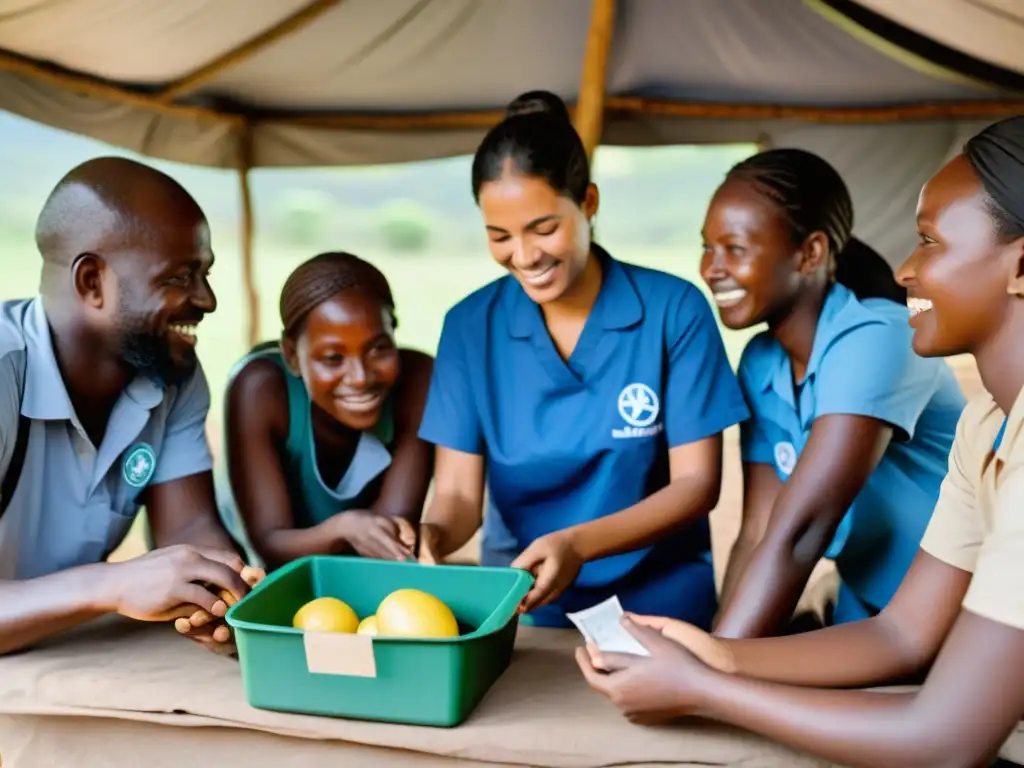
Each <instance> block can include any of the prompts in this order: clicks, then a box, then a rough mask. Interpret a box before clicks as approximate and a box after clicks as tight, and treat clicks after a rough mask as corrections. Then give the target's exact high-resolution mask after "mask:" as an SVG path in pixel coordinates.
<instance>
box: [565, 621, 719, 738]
mask: <svg viewBox="0 0 1024 768" xmlns="http://www.w3.org/2000/svg"><path fill="white" fill-rule="evenodd" d="M641 620H643V621H646V622H647V623H648V624H650V623H652V622H651V621H650V619H648V618H647V617H643V618H642V619H641ZM656 621H658V622H661V621H668V620H664V619H661V620H656ZM678 623H679V624H681V625H682V626H683V627H689V626H690V625H688V624H684V623H683V622H678ZM622 625H623V626H624V627H625V628H626V631H628V632H629V633H630V634H632V635H633V636H634V637H635V638H636V639H637V640H639V641H640V642H641V643H642V644H643V645H644V647H645V648H647V650H648V651H649V652H650V654H651V655H650V656H635V655H633V654H628V653H605V652H603V651H601V650H599V649H598V648H596V647H595V646H592V645H589V644H588V646H587V648H577V649H576V663H577V664H578V665H579V668H580V670H581V671H582V672H583V676H584V678H586V680H587V683H588V684H589V685H590V687H591V688H593V689H594V690H595V691H597V692H598V693H600V694H602V695H604V696H606V697H607V698H608V700H609V701H611V702H612V703H613V704H614V705H615V706H617V707H618V708H619V709H620V710H622V713H623V714H624V715H625V716H626V717H627V718H628V719H629V720H630V721H631V722H634V723H643V724H655V723H663V722H665V721H668V720H674V719H676V718H679V717H684V716H686V715H690V714H693V713H694V712H695V710H696V709H697V707H698V706H699V702H700V692H701V690H702V686H703V685H704V684H705V683H706V681H707V680H708V677H709V675H710V674H713V673H712V672H711V669H710V668H709V666H707V665H706V664H704V663H703V662H702V661H701V659H699V658H698V657H697V656H696V655H695V654H694V653H691V652H690V651H689V650H688V649H687V648H686V647H684V645H683V644H681V643H679V642H676V641H675V640H673V639H670V637H669V633H668V632H665V631H664V630H661V631H659V630H658V629H655V628H652V627H651V626H642V625H641V624H640V623H639V622H638V621H636V620H631V617H630V616H628V615H627V616H624V617H623V618H622ZM666 626H669V625H666ZM692 629H694V630H696V631H697V632H700V630H697V629H696V627H693V628H692ZM670 631H671V630H670ZM693 637H694V635H691V634H690V633H689V631H686V639H687V640H692V638H693Z"/></svg>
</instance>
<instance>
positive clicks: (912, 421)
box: [739, 284, 966, 621]
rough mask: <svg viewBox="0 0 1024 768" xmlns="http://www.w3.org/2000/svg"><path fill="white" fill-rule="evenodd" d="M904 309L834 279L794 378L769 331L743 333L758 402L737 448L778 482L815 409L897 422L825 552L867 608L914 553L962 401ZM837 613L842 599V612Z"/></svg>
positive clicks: (748, 385)
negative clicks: (927, 354) (771, 470)
mask: <svg viewBox="0 0 1024 768" xmlns="http://www.w3.org/2000/svg"><path fill="white" fill-rule="evenodd" d="M907 320H908V310H907V308H906V307H905V306H903V305H901V304H897V303H895V302H892V301H887V300H885V299H866V300H859V299H858V298H857V297H856V296H855V295H854V294H853V292H852V291H850V290H849V289H848V288H846V287H844V286H842V285H838V284H837V285H834V286H833V287H832V288H831V289H830V291H829V293H828V295H827V296H826V299H825V302H824V305H823V307H822V310H821V314H820V316H819V318H818V327H817V330H816V331H815V335H814V344H813V347H812V351H811V358H810V360H809V362H808V365H807V374H806V376H805V377H804V380H803V382H801V383H800V384H799V385H794V382H793V376H792V369H791V367H790V362H789V357H788V356H787V355H786V353H785V351H784V350H783V349H782V347H781V346H780V345H779V343H778V342H777V341H775V339H774V338H772V336H771V335H769V334H768V333H767V332H765V333H762V334H759V335H758V336H755V337H754V338H753V339H751V340H750V342H749V343H748V345H747V347H746V349H745V350H744V352H743V356H742V358H741V360H740V366H739V377H740V384H741V386H742V387H743V392H744V395H745V396H746V398H747V403H748V404H749V406H750V409H751V411H753V416H752V418H751V419H750V420H749V421H748V422H746V423H744V424H743V425H742V427H741V445H742V453H743V460H744V461H746V462H755V463H763V464H771V465H773V466H774V467H775V470H776V472H777V474H778V476H779V478H780V479H781V480H782V481H783V482H785V481H786V480H787V479H788V478H789V476H790V475H791V474H792V473H793V470H794V469H795V468H796V465H797V462H798V461H799V458H800V453H801V451H803V448H804V446H805V445H806V444H807V440H808V438H809V437H810V434H811V427H812V425H813V424H814V420H815V419H817V418H818V417H819V416H826V415H828V414H853V415H862V416H870V417H872V418H875V419H879V420H881V421H884V422H887V423H889V424H891V425H892V426H893V427H894V433H893V439H892V440H891V441H890V443H889V447H888V449H887V450H886V451H885V454H884V455H883V457H882V460H881V462H880V463H879V465H878V467H877V468H876V469H875V471H874V472H873V473H872V474H871V475H870V476H869V477H868V480H867V482H866V483H865V485H864V487H863V488H862V489H861V491H860V493H859V494H858V495H857V497H856V498H855V499H854V502H853V504H852V505H851V506H850V509H849V510H848V511H847V513H846V515H845V517H844V519H843V521H842V523H841V524H840V526H839V529H838V531H837V532H836V535H835V537H834V539H833V541H832V543H831V546H830V547H829V550H828V552H827V553H826V557H829V558H832V559H834V560H835V562H836V568H837V570H838V572H839V575H840V578H841V579H842V581H843V585H844V587H845V589H846V590H848V591H849V592H852V594H853V595H854V596H855V597H856V598H857V599H858V600H859V601H861V602H862V603H864V604H866V609H867V611H868V613H870V612H873V611H877V610H879V609H881V608H884V607H885V605H886V604H887V603H888V602H889V600H890V598H891V597H892V596H893V594H894V593H895V592H896V588H897V587H898V586H899V584H900V581H902V579H903V576H904V575H905V574H906V572H907V570H908V569H909V567H910V563H911V561H912V560H913V558H914V556H915V555H916V554H917V550H918V545H919V544H920V541H921V537H922V536H923V535H924V530H925V527H926V526H927V525H928V521H929V520H930V519H931V514H932V510H933V509H934V507H935V502H936V500H937V499H938V496H939V486H940V485H941V483H942V479H943V477H944V476H945V474H946V470H947V466H948V464H947V462H948V459H949V451H950V448H951V447H952V444H953V437H954V435H955V434H956V424H957V420H958V419H959V418H960V413H961V411H962V410H963V408H964V405H965V404H966V401H965V398H964V395H963V393H962V392H961V391H960V386H959V384H958V383H957V381H956V377H955V375H954V373H953V371H952V369H950V367H949V366H948V365H947V364H946V362H945V361H944V360H942V359H941V358H923V357H920V356H918V355H917V354H916V353H915V352H914V350H913V347H912V346H911V337H912V335H913V329H912V328H911V327H910V325H909V323H908V322H907ZM840 602H842V600H841V601H840ZM839 614H840V611H839V606H837V617H836V619H837V621H839V620H841V618H842V617H841V616H840V615H839ZM855 618H856V617H855Z"/></svg>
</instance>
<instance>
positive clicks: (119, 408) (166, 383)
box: [0, 157, 248, 653]
mask: <svg viewBox="0 0 1024 768" xmlns="http://www.w3.org/2000/svg"><path fill="white" fill-rule="evenodd" d="M36 242H37V245H38V248H39V251H40V253H41V254H42V257H43V270H42V281H41V290H40V295H39V296H37V297H35V298H32V299H24V300H15V301H8V302H4V303H2V304H0V477H2V486H0V491H2V493H0V653H3V652H7V651H11V650H15V649H18V648H23V647H26V646H28V645H31V644H33V643H35V642H36V641H38V640H40V639H42V638H44V637H47V636H49V635H53V634H55V633H57V632H60V631H62V630H64V629H67V628H70V627H71V626H74V625H76V624H79V623H81V622H83V621H86V620H89V619H91V618H94V617H96V616H99V615H101V614H104V613H120V614H122V615H125V616H129V617H132V618H136V619H141V620H148V621H168V620H173V619H175V618H179V617H187V616H189V615H191V614H192V613H194V612H196V611H197V610H200V609H201V610H203V611H207V612H208V613H209V614H212V615H213V616H218V617H219V616H223V614H224V612H225V610H226V605H225V601H224V600H222V599H220V598H219V597H218V596H217V595H216V594H214V592H212V591H210V590H208V589H205V588H204V587H202V586H199V583H200V582H205V583H208V584H210V585H211V586H212V587H213V588H214V589H215V590H217V591H220V590H228V591H229V592H231V593H232V594H233V595H234V596H235V598H236V599H237V598H240V597H241V596H242V595H243V594H244V593H245V592H246V591H247V589H248V587H247V584H246V583H245V582H244V581H243V580H242V578H241V572H242V568H243V563H242V561H241V559H240V558H239V556H238V554H237V550H236V548H235V544H234V542H233V541H232V539H231V538H230V536H229V535H228V534H227V533H226V532H225V531H224V529H223V528H222V527H221V525H220V524H219V522H218V517H217V513H216V505H215V500H214V492H213V482H212V476H211V465H212V460H211V456H210V451H209V447H208V445H207V441H206V435H205V422H206V416H207V412H208V410H209V403H210V396H209V390H208V388H207V383H206V378H205V375H204V374H203V371H202V368H201V366H200V365H199V362H198V359H197V357H196V351H195V344H196V328H197V326H198V325H199V323H200V321H201V320H202V319H203V317H204V316H205V315H206V314H208V313H210V312H213V311H214V309H215V308H216V299H215V298H214V295H213V292H212V290H211V289H210V285H209V283H208V282H207V276H208V273H209V270H210V267H211V265H212V263H213V253H212V250H211V246H210V233H209V227H208V225H207V222H206V219H205V217H204V215H203V213H202V211H201V210H200V208H199V206H198V205H197V204H196V202H195V200H193V199H192V197H191V196H190V195H189V194H188V193H187V192H186V191H185V190H184V189H183V188H182V187H181V186H180V185H179V184H178V183H177V182H175V181H174V180H173V179H171V178H170V177H169V176H166V175H165V174H163V173H160V172H159V171H156V170H154V169H152V168H150V167H148V166H145V165H142V164H140V163H137V162H134V161H131V160H127V159H123V158H114V157H104V158H97V159H94V160H90V161H88V162H86V163H84V164H82V165H80V166H78V167H77V168H74V169H73V170H72V171H70V172H69V173H68V174H67V175H66V176H65V177H64V178H63V179H61V180H60V182H59V183H58V184H57V186H56V188H55V189H54V190H53V192H52V193H51V194H50V196H49V197H48V199H47V200H46V203H45V204H44V206H43V210H42V212H41V214H40V216H39V221H38V224H37V229H36ZM143 505H145V507H146V509H147V512H148V517H149V522H150V526H151V528H152V533H153V538H154V541H155V544H156V549H155V550H154V551H153V552H151V553H148V554H146V555H144V556H142V557H139V558H136V559H134V560H130V561H128V562H125V563H118V564H108V563H106V562H105V560H106V558H107V556H108V555H109V554H110V552H111V551H112V550H113V549H114V548H115V547H117V545H118V544H119V543H120V542H121V540H122V539H123V538H124V536H125V534H126V533H127V531H128V529H129V527H130V526H131V524H132V522H133V520H134V519H135V517H136V515H137V513H138V512H139V510H140V508H141V507H142V506H143ZM220 624H221V622H219V621H216V620H215V621H212V622H207V623H206V626H205V627H204V628H203V629H201V630H194V634H193V637H194V638H195V639H197V640H200V641H202V642H204V643H205V644H209V645H214V646H216V645H217V642H216V641H215V640H214V632H215V631H216V637H217V638H218V639H224V638H225V630H224V629H218V626H219V625H220Z"/></svg>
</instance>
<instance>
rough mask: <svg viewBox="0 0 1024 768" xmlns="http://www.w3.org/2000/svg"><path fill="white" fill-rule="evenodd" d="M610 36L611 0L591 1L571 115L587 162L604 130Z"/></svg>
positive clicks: (612, 33) (613, 21)
mask: <svg viewBox="0 0 1024 768" xmlns="http://www.w3.org/2000/svg"><path fill="white" fill-rule="evenodd" d="M614 34H615V0H593V1H592V3H591V6H590V27H589V28H588V30H587V47H586V51H585V52H584V54H583V71H582V73H581V75H580V95H579V99H578V100H577V102H576V116H575V121H576V130H577V131H578V132H579V134H580V138H581V139H583V146H584V147H586V149H587V157H588V158H590V159H593V157H594V150H596V149H597V146H598V145H599V144H600V143H601V131H602V129H603V128H604V101H605V90H606V86H607V73H608V55H609V53H610V52H611V47H612V37H613V36H614Z"/></svg>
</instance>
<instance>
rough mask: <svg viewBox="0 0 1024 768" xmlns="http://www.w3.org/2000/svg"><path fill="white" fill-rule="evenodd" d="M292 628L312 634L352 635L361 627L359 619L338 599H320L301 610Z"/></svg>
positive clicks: (310, 602) (293, 621)
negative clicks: (338, 633) (333, 633)
mask: <svg viewBox="0 0 1024 768" xmlns="http://www.w3.org/2000/svg"><path fill="white" fill-rule="evenodd" d="M292 626H293V627H295V628H296V629H303V630H307V631H310V632H345V633H348V634H352V633H353V632H355V631H356V628H357V627H358V626H359V617H358V616H356V612H355V611H353V610H352V608H351V607H350V606H349V605H348V604H347V603H343V602H342V601H341V600H339V599H338V598H336V597H318V598H316V599H315V600H310V601H309V602H308V603H306V604H305V605H304V606H302V607H301V608H299V610H298V611H296V613H295V617H294V618H293V619H292Z"/></svg>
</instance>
